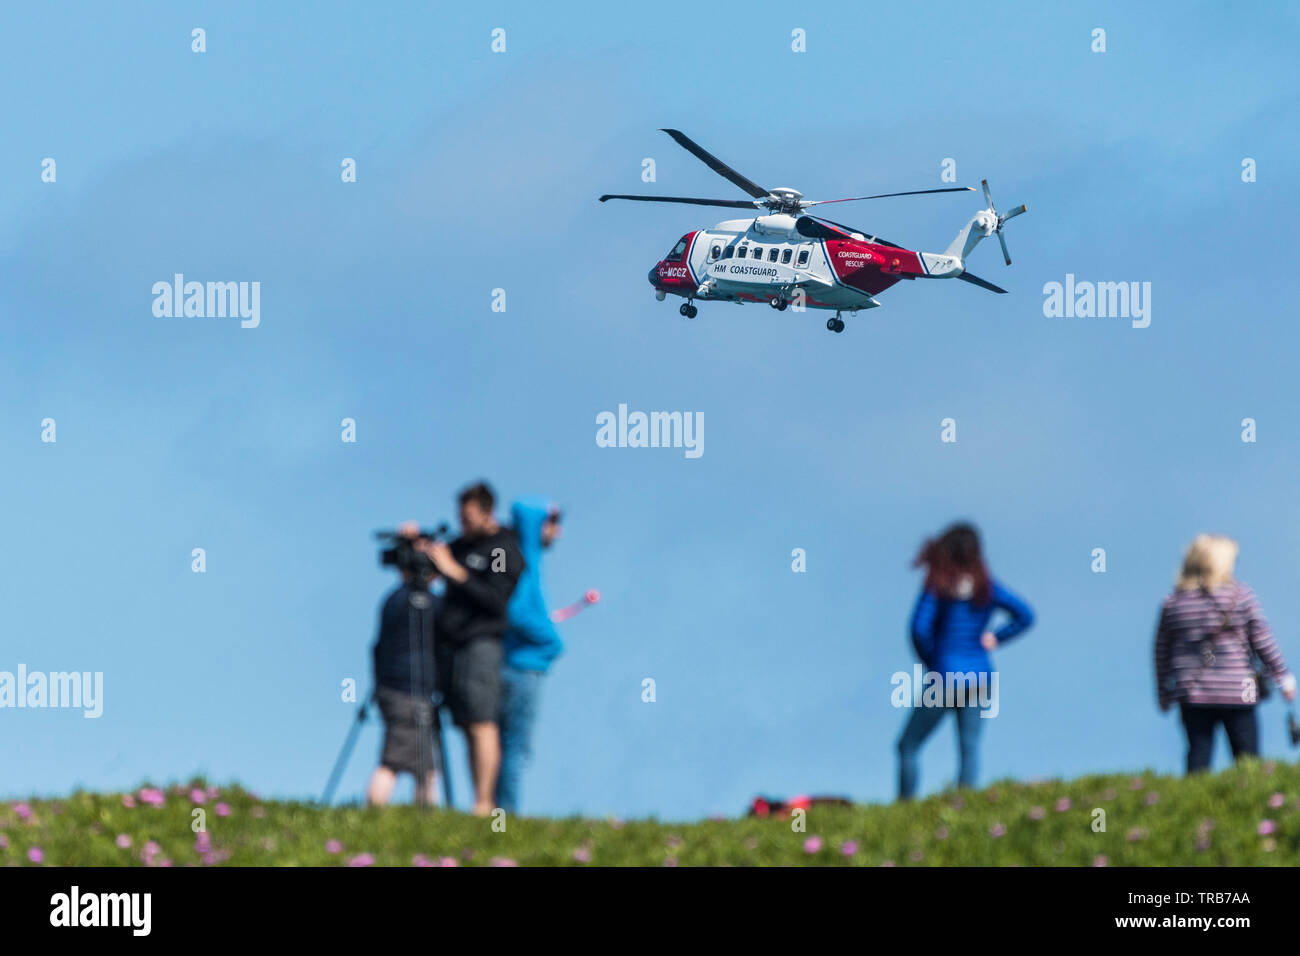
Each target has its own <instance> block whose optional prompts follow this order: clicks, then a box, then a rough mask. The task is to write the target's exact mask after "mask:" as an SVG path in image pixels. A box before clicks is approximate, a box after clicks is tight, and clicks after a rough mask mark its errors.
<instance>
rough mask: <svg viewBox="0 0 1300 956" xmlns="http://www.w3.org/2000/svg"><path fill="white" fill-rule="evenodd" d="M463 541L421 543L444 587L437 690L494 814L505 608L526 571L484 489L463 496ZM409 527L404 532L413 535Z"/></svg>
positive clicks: (477, 790)
mask: <svg viewBox="0 0 1300 956" xmlns="http://www.w3.org/2000/svg"><path fill="white" fill-rule="evenodd" d="M458 501H459V505H460V528H461V535H460V537H459V538H457V539H456V540H455V541H453V542H452V543H451V544H447V543H445V542H443V541H432V542H431V541H427V540H422V541H417V542H416V547H417V548H419V549H420V550H421V551H423V552H424V553H425V554H427V555H428V556H429V559H430V560H431V561H433V565H434V567H435V568H437V569H438V573H439V574H440V575H441V576H442V577H443V579H444V580H445V581H446V584H447V589H446V592H445V593H444V594H443V597H442V602H441V604H440V605H439V608H438V615H437V619H436V622H435V626H436V630H437V637H436V641H435V647H436V652H437V663H438V684H439V686H440V688H441V689H442V692H443V695H444V697H445V699H446V701H447V704H448V706H449V707H450V708H451V714H452V718H453V719H454V720H455V722H456V726H458V727H460V728H461V730H462V731H464V733H465V739H466V743H467V744H468V746H469V760H470V771H471V773H472V774H473V776H474V811H473V812H474V813H475V814H477V815H479V816H487V815H489V814H490V813H491V812H492V810H493V792H494V790H495V789H496V782H497V772H498V770H499V769H500V766H501V740H500V736H499V735H498V732H497V714H498V712H499V708H500V702H501V663H502V657H503V654H504V651H503V643H502V639H503V638H504V636H505V632H506V605H507V604H508V603H509V602H510V596H511V595H512V594H513V593H514V590H515V584H516V583H518V581H519V575H520V574H522V573H523V570H524V559H523V555H522V554H520V552H519V545H518V542H517V541H516V540H515V536H514V532H513V531H511V530H510V529H508V528H503V527H501V526H500V525H499V524H497V520H496V518H495V517H494V515H493V510H492V509H493V507H494V505H495V504H496V496H495V495H493V493H492V489H491V488H490V487H488V485H487V484H486V483H485V482H478V483H476V484H473V485H470V486H469V487H468V488H466V489H465V490H464V491H462V492H461V493H460V496H459V499H458ZM411 528H412V526H411V525H410V524H407V525H405V526H403V530H404V532H407V533H409V531H410V530H411Z"/></svg>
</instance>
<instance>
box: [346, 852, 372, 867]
mask: <svg viewBox="0 0 1300 956" xmlns="http://www.w3.org/2000/svg"><path fill="white" fill-rule="evenodd" d="M374 862H375V858H374V857H373V856H371V855H370V854H369V853H358V854H357V855H356V856H354V857H353V858H352V859H350V860H348V866H373V865H374Z"/></svg>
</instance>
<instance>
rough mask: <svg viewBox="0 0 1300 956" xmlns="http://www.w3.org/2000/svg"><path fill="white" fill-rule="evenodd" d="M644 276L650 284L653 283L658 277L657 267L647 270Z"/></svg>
mask: <svg viewBox="0 0 1300 956" xmlns="http://www.w3.org/2000/svg"><path fill="white" fill-rule="evenodd" d="M645 277H646V281H647V282H649V283H650V284H651V285H654V284H655V280H656V279H658V278H659V267H658V266H655V267H654V268H653V269H651V270H650V271H649V272H647V273H646V274H645Z"/></svg>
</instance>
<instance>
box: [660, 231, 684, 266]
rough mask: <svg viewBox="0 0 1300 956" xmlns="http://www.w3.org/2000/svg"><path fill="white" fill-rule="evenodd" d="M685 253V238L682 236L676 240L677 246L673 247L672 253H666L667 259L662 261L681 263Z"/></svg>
mask: <svg viewBox="0 0 1300 956" xmlns="http://www.w3.org/2000/svg"><path fill="white" fill-rule="evenodd" d="M661 248H662V247H661ZM685 252H686V237H685V236H682V238H680V239H678V240H677V245H675V246H673V251H672V252H670V253H668V258H667V259H665V260H664V261H665V262H681V261H682V256H683V255H684V254H685Z"/></svg>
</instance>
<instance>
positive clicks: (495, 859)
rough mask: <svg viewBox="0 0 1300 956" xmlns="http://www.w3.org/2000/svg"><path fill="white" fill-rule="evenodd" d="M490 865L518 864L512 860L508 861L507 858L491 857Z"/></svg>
mask: <svg viewBox="0 0 1300 956" xmlns="http://www.w3.org/2000/svg"><path fill="white" fill-rule="evenodd" d="M491 865H492V866H518V865H519V864H518V863H516V862H515V861H514V860H512V859H510V858H509V857H504V856H494V857H492V863H491Z"/></svg>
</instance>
